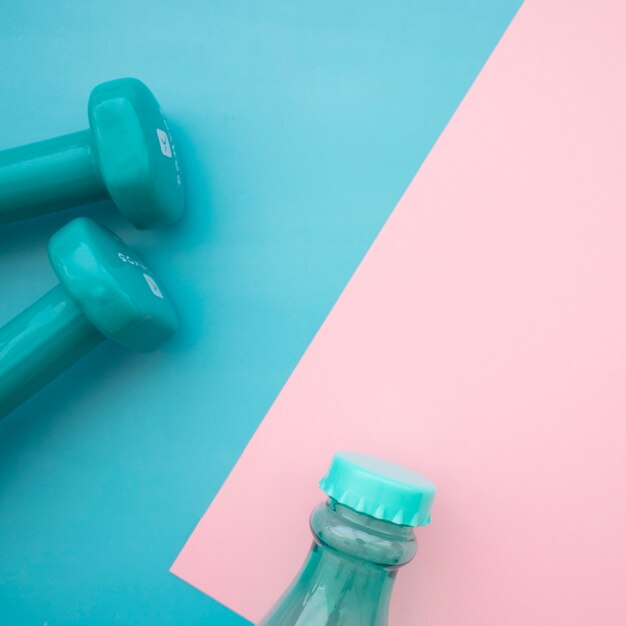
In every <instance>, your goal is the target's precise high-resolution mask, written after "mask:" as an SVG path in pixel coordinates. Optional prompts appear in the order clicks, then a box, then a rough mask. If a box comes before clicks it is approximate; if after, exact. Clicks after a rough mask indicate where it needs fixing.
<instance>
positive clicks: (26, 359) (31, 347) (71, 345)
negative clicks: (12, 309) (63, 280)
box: [0, 285, 104, 417]
mask: <svg viewBox="0 0 626 626" xmlns="http://www.w3.org/2000/svg"><path fill="white" fill-rule="evenodd" d="M103 339H104V337H103V336H102V335H101V334H100V333H99V332H98V331H97V330H96V329H95V328H94V326H93V325H92V324H91V323H90V322H89V321H88V320H87V318H86V317H85V316H84V315H83V313H82V311H81V310H80V308H79V307H78V306H77V305H76V303H75V302H74V301H73V300H72V299H71V298H70V297H69V296H68V294H67V293H66V292H65V290H64V289H63V287H61V286H60V285H57V286H56V287H55V288H54V289H52V290H51V291H49V292H48V293H47V294H46V295H45V296H43V297H42V298H40V299H39V300H38V301H37V302H35V303H34V304H33V305H31V306H30V307H28V309H26V310H25V311H23V312H22V313H20V315H18V316H17V317H15V318H13V319H12V320H11V321H10V322H9V323H8V324H6V325H5V326H3V327H2V328H0V417H4V416H5V415H6V414H7V413H9V412H10V411H12V410H13V409H14V408H15V407H16V406H18V405H19V404H21V403H22V402H23V401H24V400H26V399H27V398H29V397H30V396H31V395H33V394H34V393H35V392H36V391H38V390H39V389H40V388H41V387H43V386H44V385H45V384H46V383H48V382H50V381H51V380H52V379H53V378H55V377H56V376H57V375H58V374H60V373H61V372H62V371H63V370H65V369H66V368H67V367H69V366H70V365H72V363H74V362H75V361H77V360H78V359H80V358H81V357H82V356H84V355H85V354H86V353H87V352H89V351H90V350H92V349H93V348H94V347H95V346H97V345H98V344H99V343H100V342H101V341H102V340H103Z"/></svg>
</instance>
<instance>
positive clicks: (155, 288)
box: [143, 274, 163, 300]
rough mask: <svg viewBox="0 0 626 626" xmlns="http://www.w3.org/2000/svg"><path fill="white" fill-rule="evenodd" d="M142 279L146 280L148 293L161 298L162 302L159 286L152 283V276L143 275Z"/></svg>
mask: <svg viewBox="0 0 626 626" xmlns="http://www.w3.org/2000/svg"><path fill="white" fill-rule="evenodd" d="M143 277H144V278H145V279H146V282H147V283H148V287H150V291H152V293H153V294H154V295H155V296H156V297H157V298H161V300H163V294H162V293H161V290H160V289H159V286H158V285H157V284H156V282H155V281H154V278H152V276H148V274H144V275H143Z"/></svg>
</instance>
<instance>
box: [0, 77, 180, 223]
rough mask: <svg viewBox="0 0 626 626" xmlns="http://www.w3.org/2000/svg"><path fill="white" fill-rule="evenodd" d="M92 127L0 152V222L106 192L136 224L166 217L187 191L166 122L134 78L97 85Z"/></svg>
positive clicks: (176, 211) (176, 212) (175, 212)
mask: <svg viewBox="0 0 626 626" xmlns="http://www.w3.org/2000/svg"><path fill="white" fill-rule="evenodd" d="M88 117H89V124H90V127H91V128H90V130H84V131H80V132H77V133H71V134H69V135H63V136H60V137H55V138H53V139H48V140H46V141H40V142H37V143H32V144H28V145H25V146H20V147H17V148H12V149H9V150H4V151H2V152H0V223H4V222H10V221H14V220H19V219H25V218H29V217H34V216H37V215H41V214H44V213H48V212H51V211H56V210H59V209H63V208H67V207H71V206H75V205H78V204H81V203H86V202H93V201H96V200H101V199H105V198H107V197H111V198H112V200H113V202H114V203H115V204H116V206H117V208H118V209H119V210H120V211H121V212H122V213H123V214H124V215H125V216H126V217H127V218H128V219H129V220H130V221H131V222H132V223H133V224H134V225H135V226H136V227H137V228H154V227H158V226H163V225H166V224H171V223H172V222H175V221H176V220H177V219H178V218H179V217H180V215H181V213H182V212H183V209H184V205H185V191H184V186H183V181H182V175H181V171H180V163H179V160H178V156H177V154H176V147H175V145H174V141H173V139H172V135H171V132H170V129H169V125H168V123H167V120H166V119H165V116H164V115H163V112H162V111H161V109H160V107H159V104H158V102H157V101H156V99H155V97H154V96H153V95H152V92H151V91H150V90H149V89H148V88H147V87H146V86H145V85H144V84H143V83H142V82H141V81H139V80H137V79H134V78H122V79H119V80H112V81H109V82H106V83H102V84H100V85H98V86H97V87H96V88H95V89H94V90H93V92H92V93H91V96H90V98H89V104H88Z"/></svg>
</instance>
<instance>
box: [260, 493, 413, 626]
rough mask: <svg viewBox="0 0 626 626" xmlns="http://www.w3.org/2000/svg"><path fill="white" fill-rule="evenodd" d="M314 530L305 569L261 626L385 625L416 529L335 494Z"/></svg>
mask: <svg viewBox="0 0 626 626" xmlns="http://www.w3.org/2000/svg"><path fill="white" fill-rule="evenodd" d="M311 530H312V532H313V537H314V541H313V546H312V547H311V550H310V552H309V554H308V556H307V558H306V561H305V563H304V566H303V568H302V570H301V571H300V573H299V574H298V576H297V577H296V579H295V580H294V582H293V583H292V584H291V586H290V587H289V588H288V589H287V591H286V592H285V593H284V595H283V596H282V598H281V599H280V600H279V601H278V602H277V603H276V605H275V606H274V608H273V609H272V610H271V611H270V612H269V614H268V615H267V616H266V617H265V618H264V619H263V620H262V621H261V622H260V623H259V625H258V626H386V624H387V615H388V611H389V601H390V598H391V591H392V587H393V583H394V580H395V576H396V572H397V570H398V568H399V567H401V566H402V565H404V564H405V563H408V562H409V561H410V560H411V559H412V558H413V556H414V555H415V551H416V542H415V536H414V534H413V531H412V529H411V528H409V527H407V526H398V525H396V524H392V523H390V522H385V521H381V520H377V519H375V518H373V517H369V516H367V515H363V514H361V513H357V512H355V511H353V510H351V509H349V508H347V507H345V506H342V505H341V504H339V503H337V502H336V501H335V500H333V499H332V498H331V499H330V500H329V501H328V502H327V503H325V504H321V505H319V506H318V507H317V508H316V509H315V510H314V511H313V513H312V515H311Z"/></svg>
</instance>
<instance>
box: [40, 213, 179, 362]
mask: <svg viewBox="0 0 626 626" xmlns="http://www.w3.org/2000/svg"><path fill="white" fill-rule="evenodd" d="M48 254H49V257H50V262H51V263H52V267H53V269H54V271H55V273H56V275H57V276H58V277H59V280H60V281H61V284H62V285H63V286H64V287H65V289H66V291H67V292H68V293H69V294H70V295H71V297H72V298H73V299H74V300H75V301H76V303H77V304H78V306H79V307H80V309H81V310H82V312H83V313H84V315H85V317H86V318H87V319H88V320H89V321H90V322H91V323H92V324H93V325H94V326H95V327H96V328H97V329H98V330H99V331H100V332H101V333H102V334H103V335H105V336H107V337H109V338H111V339H113V340H114V341H116V342H117V343H120V344H122V345H123V346H126V347H127V348H131V349H133V350H139V351H148V350H152V349H154V348H156V347H157V346H159V345H160V344H162V343H163V342H164V341H166V340H167V339H169V338H170V337H171V336H172V335H173V334H174V333H175V332H176V329H177V328H178V319H177V317H176V313H175V311H174V308H173V307H172V304H171V303H170V301H169V299H168V297H167V296H166V295H165V293H164V292H163V289H162V288H161V286H160V285H159V284H158V282H157V280H156V279H155V278H154V276H153V275H152V272H151V271H150V270H149V269H148V267H146V265H145V264H144V263H143V262H142V261H141V259H140V258H139V257H138V256H137V254H136V253H135V252H134V251H132V250H130V249H129V248H128V247H127V246H126V244H125V243H124V242H123V241H122V240H121V239H120V238H119V237H118V236H117V235H116V234H115V233H113V232H112V231H110V230H109V229H108V228H105V227H104V226H101V225H99V224H98V223H96V222H94V221H93V220H90V219H88V218H84V217H81V218H78V219H75V220H73V221H71V222H70V223H69V224H67V225H66V226H64V227H63V228H62V229H61V230H59V231H58V232H56V233H55V234H54V235H53V236H52V238H51V239H50V242H49V244H48Z"/></svg>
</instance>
